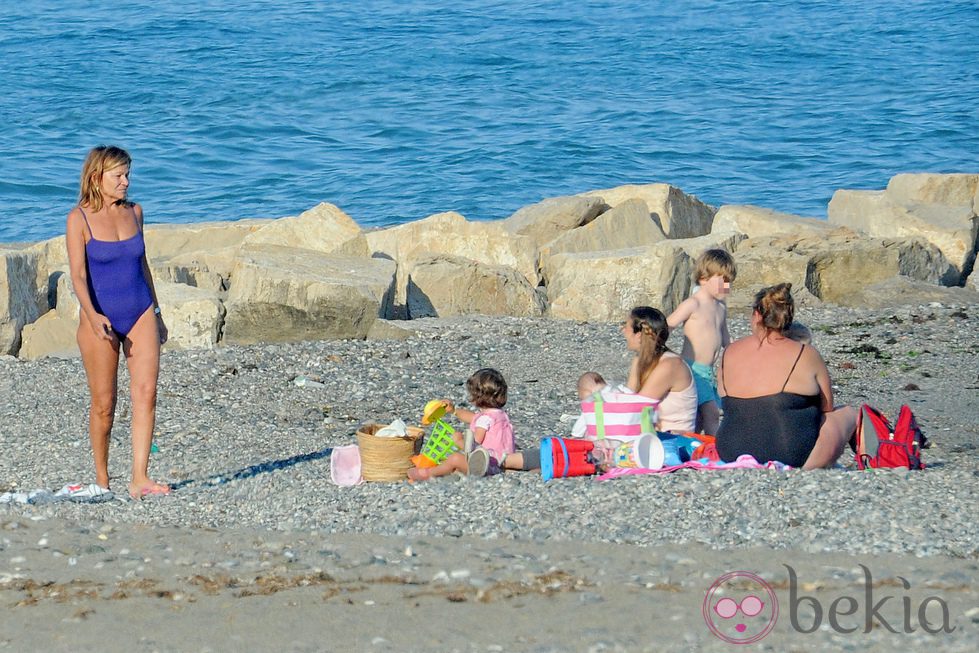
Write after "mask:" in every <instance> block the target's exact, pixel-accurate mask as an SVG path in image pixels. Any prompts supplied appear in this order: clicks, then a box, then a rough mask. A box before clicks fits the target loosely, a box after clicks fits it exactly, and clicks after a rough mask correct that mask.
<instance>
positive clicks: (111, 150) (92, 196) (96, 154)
mask: <svg viewBox="0 0 979 653" xmlns="http://www.w3.org/2000/svg"><path fill="white" fill-rule="evenodd" d="M132 162H133V159H132V157H131V156H129V152H127V151H126V150H124V149H122V148H121V147H116V146H115V145H99V146H97V147H93V148H92V150H91V151H90V152H89V153H88V156H87V157H85V163H83V164H82V180H81V189H80V191H79V193H78V204H79V205H80V206H85V207H88V208H90V209H92V211H101V210H102V205H103V202H102V190H101V189H100V188H99V182H100V181H101V180H102V175H103V174H104V173H105V171H106V170H112V169H113V168H118V167H119V166H128V165H131V164H132Z"/></svg>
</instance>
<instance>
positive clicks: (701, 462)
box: [596, 454, 793, 481]
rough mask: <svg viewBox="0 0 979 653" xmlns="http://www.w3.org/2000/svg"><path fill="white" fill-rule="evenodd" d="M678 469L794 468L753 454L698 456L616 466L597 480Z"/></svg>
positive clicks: (664, 472)
mask: <svg viewBox="0 0 979 653" xmlns="http://www.w3.org/2000/svg"><path fill="white" fill-rule="evenodd" d="M678 469H699V470H715V469H774V470H776V471H779V472H784V471H786V470H789V469H793V468H792V467H790V466H789V465H786V464H785V463H780V462H778V461H775V460H773V461H770V462H767V463H765V464H764V465H763V464H761V463H760V462H758V461H757V460H755V459H754V458H753V457H752V456H749V455H748V454H744V455H743V456H738V459H737V460H735V461H734V462H733V463H725V462H721V461H719V460H709V459H707V458H698V459H697V460H691V461H689V462H685V463H683V464H682V465H672V466H670V467H662V468H660V469H639V468H637V467H614V468H612V469H610V470H609V471H607V472H605V473H604V474H602V475H601V476H599V477H597V478H596V480H599V481H607V480H609V479H613V478H619V477H620V476H632V475H634V474H669V473H670V472H675V471H676V470H678Z"/></svg>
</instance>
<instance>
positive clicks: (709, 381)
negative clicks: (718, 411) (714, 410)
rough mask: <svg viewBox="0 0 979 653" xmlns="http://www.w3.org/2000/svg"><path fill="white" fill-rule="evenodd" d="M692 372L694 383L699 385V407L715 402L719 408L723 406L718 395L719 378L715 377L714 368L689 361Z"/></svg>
mask: <svg viewBox="0 0 979 653" xmlns="http://www.w3.org/2000/svg"><path fill="white" fill-rule="evenodd" d="M687 365H689V366H690V371H691V372H693V380H694V383H696V384H697V405H698V406H700V405H702V404H706V403H707V402H708V401H713V402H714V403H715V404H717V405H718V406H720V405H721V398H720V396H719V395H718V394H717V378H716V377H715V376H714V366H713V365H705V364H704V363H695V362H694V361H687Z"/></svg>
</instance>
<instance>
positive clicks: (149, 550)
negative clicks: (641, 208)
mask: <svg viewBox="0 0 979 653" xmlns="http://www.w3.org/2000/svg"><path fill="white" fill-rule="evenodd" d="M977 309H979V307H977V306H976V305H975V304H961V305H956V304H947V303H946V304H941V303H932V304H925V305H917V306H902V307H897V308H888V309H875V310H857V309H843V308H834V307H829V306H825V307H813V308H801V309H800V310H799V311H798V312H797V319H799V320H801V321H803V322H804V323H806V324H807V325H809V326H810V328H811V329H812V331H813V334H814V345H815V346H816V347H817V348H818V349H819V350H820V352H821V353H822V354H823V357H824V358H825V359H826V360H827V363H828V365H829V369H830V373H831V375H832V376H833V382H834V391H835V392H836V401H837V402H838V403H847V404H852V405H859V404H861V403H864V402H866V403H869V404H871V405H873V406H875V407H877V408H880V409H881V410H883V411H884V412H885V414H887V415H889V416H894V415H896V413H897V409H898V407H899V406H900V405H901V404H904V403H907V404H909V405H910V406H911V408H912V409H913V410H914V412H915V414H916V416H917V417H918V419H919V421H920V423H921V425H922V428H923V430H924V432H925V433H926V435H927V436H928V437H929V439H930V441H931V443H932V445H931V447H930V448H929V449H927V450H926V451H925V461H926V463H927V465H928V467H927V469H925V470H924V471H916V472H909V471H907V470H904V471H895V470H882V471H869V472H861V471H858V470H856V468H855V465H854V464H853V462H852V458H851V457H849V456H848V455H847V454H845V455H844V457H843V458H842V459H841V460H840V466H839V467H838V468H836V469H832V470H825V471H816V472H805V473H804V472H801V471H788V472H777V471H768V470H757V471H756V470H736V471H723V472H717V471H715V472H695V471H691V470H681V471H678V472H675V473H672V474H664V475H649V476H637V477H630V478H621V479H616V480H613V481H606V482H596V481H595V480H594V479H591V478H576V479H566V480H559V481H553V482H549V483H544V482H542V480H541V477H540V475H539V473H536V472H527V473H516V472H515V473H509V472H508V473H506V474H503V475H501V476H497V477H492V478H487V479H470V478H465V477H449V478H445V479H440V480H437V481H434V482H430V483H418V484H409V483H407V482H401V483H365V484H362V485H359V486H355V487H348V488H342V487H337V486H335V485H333V484H332V483H331V481H330V452H331V450H332V448H333V447H334V446H339V445H345V444H351V443H354V442H355V441H356V438H355V432H356V431H357V428H358V427H359V425H361V424H363V423H365V422H377V423H382V424H384V423H388V422H390V421H392V420H393V419H395V418H401V419H403V420H405V421H406V422H408V423H409V424H417V423H418V422H419V419H420V416H421V410H422V407H423V406H424V404H425V403H426V402H427V401H428V400H429V399H433V398H438V397H447V398H450V399H453V400H454V401H456V402H460V403H464V400H465V398H466V397H465V387H464V383H465V379H466V378H467V377H468V376H469V374H471V373H472V372H473V371H475V370H476V369H478V368H479V367H484V366H491V367H496V368H497V369H499V370H500V371H501V372H503V374H504V376H505V377H506V378H507V380H508V383H509V388H510V392H509V402H508V405H507V410H508V412H509V414H510V416H511V419H512V421H513V423H514V426H515V429H516V436H517V442H518V446H520V447H522V448H528V447H534V446H536V445H537V443H538V441H539V440H540V438H542V437H545V436H548V435H561V434H563V433H564V432H566V431H568V430H569V429H570V425H571V422H572V421H573V419H574V417H575V416H576V414H577V411H578V407H577V403H576V398H575V387H574V381H575V379H576V377H577V375H578V374H579V373H580V372H582V371H585V370H589V369H592V370H597V371H599V372H601V373H602V374H603V375H605V376H606V378H609V379H612V380H624V375H625V372H626V369H627V365H628V356H627V352H626V350H625V347H624V346H623V344H622V342H621V336H620V334H619V333H618V328H617V325H616V324H606V323H582V322H570V321H559V320H551V319H531V318H488V317H476V316H474V317H466V318H451V319H423V320H414V321H411V322H408V323H404V326H405V328H407V329H409V330H411V331H413V334H412V335H410V336H409V337H406V338H400V339H394V340H357V341H352V340H345V341H318V342H304V343H294V344H275V345H252V346H224V347H220V348H218V349H214V350H190V351H173V352H165V353H164V356H163V361H162V372H161V379H160V389H159V402H158V413H157V432H156V440H155V442H156V445H157V448H158V451H157V452H155V453H154V454H153V455H152V457H151V462H150V472H151V474H152V475H153V476H154V477H155V478H157V479H159V480H162V481H166V482H168V483H170V484H171V486H172V487H173V488H174V491H173V493H172V494H171V495H170V496H169V497H152V498H148V499H146V500H143V501H138V502H137V501H131V500H129V499H128V498H123V497H118V496H117V498H116V499H114V500H111V501H108V502H104V503H100V504H80V503H71V502H58V503H38V504H34V505H31V504H18V503H10V504H7V505H0V524H2V528H3V532H2V533H0V560H2V563H0V601H2V602H3V609H2V611H0V621H2V625H3V628H2V630H0V648H2V647H4V646H5V647H6V648H7V649H9V650H33V649H36V648H40V647H44V648H46V649H48V650H96V649H100V650H146V651H156V650H159V651H170V650H173V651H184V650H213V651H220V650H272V649H275V650H303V651H307V650H308V651H318V650H379V651H380V650H392V651H394V650H397V651H414V650H418V651H426V650H440V651H449V650H458V651H487V650H488V651H495V650H499V651H502V650H507V651H508V650H532V651H564V650H574V651H577V650H587V651H618V650H622V651H633V650H636V651H640V650H642V651H645V650H649V651H654V650H727V649H729V647H730V646H731V644H730V643H728V642H726V641H724V640H722V639H721V638H719V637H717V636H716V635H715V634H713V633H712V632H711V631H710V630H709V629H708V627H707V626H706V625H705V621H704V616H703V615H702V614H701V612H700V606H701V604H702V602H703V600H704V593H705V591H706V590H707V588H708V587H709V586H710V585H711V583H712V582H713V580H714V579H716V578H718V577H719V576H721V575H722V574H724V573H726V572H729V571H732V570H734V569H750V570H752V571H753V572H754V573H757V574H758V575H759V576H760V577H761V578H764V579H765V580H766V581H767V582H770V583H771V584H772V586H773V587H775V588H776V590H777V593H778V595H779V603H780V604H781V605H783V608H782V617H781V618H780V619H779V621H778V623H777V624H776V625H775V627H774V629H773V630H772V632H771V633H770V634H769V635H768V636H766V637H765V638H764V639H761V640H760V641H759V642H758V643H757V644H756V646H758V647H760V648H761V650H820V649H834V650H875V649H876V648H878V647H883V646H892V645H898V644H900V645H903V646H909V647H911V648H912V649H919V648H923V647H925V646H927V647H928V648H929V649H931V650H936V651H944V650H949V651H959V650H961V651H966V650H973V649H974V642H975V641H976V632H977V630H976V629H977V627H979V607H977V606H979V601H977V594H976V590H975V586H976V580H977V565H979V562H977V558H979V527H977V526H976V523H975V505H976V500H977V488H979V464H977V463H979V450H977V431H979V426H977V425H979V310H977ZM730 326H731V332H732V337H733V338H737V337H740V336H742V335H745V334H746V333H747V316H746V315H744V314H732V315H731V316H730ZM680 338H681V335H680V334H679V333H675V334H674V335H673V337H672V339H671V344H672V345H673V348H674V349H679V345H680V342H681V340H680ZM127 381H128V379H127V377H126V373H125V370H124V368H123V369H122V371H121V374H120V387H122V388H125V387H126V383H127ZM0 396H3V397H4V401H3V405H2V406H0V446H2V450H3V452H4V455H3V457H2V460H0V492H26V491H30V490H32V489H35V488H51V489H57V488H59V487H61V486H62V485H63V484H65V483H69V482H86V483H87V482H90V481H91V480H92V479H91V478H90V477H91V474H92V471H91V463H90V451H89V448H88V439H87V431H86V418H87V389H86V385H85V376H84V370H83V368H82V366H81V362H80V361H79V360H77V359H70V360H57V359H43V360H40V361H34V362H28V361H23V360H19V359H16V358H13V357H3V358H0ZM128 418H129V404H128V398H127V397H126V396H125V393H121V394H120V402H119V406H118V407H117V423H116V427H115V429H114V431H113V437H112V448H111V459H110V474H111V476H112V484H113V489H116V490H117V491H119V492H120V493H121V494H123V495H124V491H123V490H124V488H125V487H126V483H127V482H128V465H129V453H130V451H129V432H128ZM785 565H790V566H793V568H794V569H797V570H800V571H799V575H800V578H801V577H802V576H803V574H806V582H807V583H808V585H806V587H808V588H809V589H808V590H807V591H809V592H810V593H811V594H813V596H816V597H823V598H824V599H825V602H826V604H827V605H828V604H829V602H831V601H832V599H833V598H834V597H835V596H839V595H840V593H841V592H845V591H856V592H859V593H861V594H860V595H861V596H862V592H863V590H862V589H861V588H860V587H861V586H860V585H859V583H860V582H863V578H864V576H863V572H862V571H860V570H861V569H862V568H861V567H860V565H864V566H866V567H867V568H868V569H870V570H871V571H872V573H873V576H874V578H875V582H877V583H878V585H877V586H878V587H884V588H891V589H892V590H894V592H893V593H894V596H895V598H894V599H893V600H892V601H891V603H892V604H895V605H900V604H901V597H911V598H912V599H913V600H914V601H916V602H917V601H919V600H920V597H922V596H924V595H926V594H927V595H935V594H936V593H937V594H939V595H940V596H941V597H942V598H943V600H945V601H946V602H947V604H948V606H949V618H948V619H949V621H948V624H949V627H950V628H951V629H952V630H951V631H950V632H946V631H941V632H939V633H937V634H931V633H929V632H927V631H926V630H925V629H922V628H920V627H919V628H916V629H915V631H914V632H911V633H908V632H905V631H904V630H903V629H902V628H900V627H898V628H897V631H898V632H896V633H892V632H890V630H888V629H887V628H885V627H882V626H881V625H878V626H875V627H874V628H871V629H870V631H869V632H866V633H864V632H863V631H862V630H860V631H858V632H855V633H841V632H837V631H836V630H835V629H833V628H829V627H828V626H826V624H824V627H822V628H817V629H815V630H814V632H812V633H801V632H799V629H798V628H796V627H795V626H796V625H798V624H794V623H793V622H794V621H800V620H802V621H804V620H803V619H802V618H801V617H800V618H799V619H795V617H796V616H798V615H792V616H791V618H790V614H789V609H788V604H789V603H790V597H789V596H788V592H786V586H785V579H786V568H785ZM898 578H901V579H905V580H906V581H908V584H909V587H905V586H904V584H902V583H901V582H900V581H899V580H897V579H898ZM848 588H849V589H848ZM895 588H896V589H895ZM113 597H115V598H113ZM932 607H934V605H933V606H932ZM861 610H862V608H861ZM894 610H897V612H895V613H894V615H893V618H892V619H890V620H889V621H892V622H896V623H898V624H900V623H901V622H902V618H901V617H900V614H901V613H900V608H899V607H895V608H894ZM150 614H152V617H151V616H150ZM860 614H862V612H861V613H860ZM929 614H930V613H929ZM595 615H601V618H596V619H594V620H593V621H589V620H588V619H587V617H589V616H595ZM932 616H933V615H932ZM119 618H126V619H131V620H132V628H131V632H130V634H131V639H129V640H128V641H126V642H125V643H123V641H122V640H119V641H113V642H105V641H101V640H100V637H99V633H100V628H101V627H104V624H107V623H109V622H110V621H111V620H113V619H119ZM431 619H436V620H438V621H440V622H442V626H441V627H438V628H430V627H428V626H427V625H426V624H427V620H431ZM851 619H853V620H855V621H859V620H860V618H858V617H852V618H851ZM809 620H810V622H811V621H812V615H809ZM566 621H567V622H570V623H565V622H566ZM940 621H941V620H940V619H939V622H940ZM486 622H490V623H494V624H497V625H496V627H494V628H493V629H492V631H491V632H487V631H486V630H485V628H484V627H483V626H482V624H484V623H486ZM211 624H215V625H214V627H213V628H212V626H211ZM578 624H582V625H581V627H580V628H577V625H578ZM569 625H574V626H576V628H569V627H568V626H569ZM861 626H862V622H861ZM946 630H947V629H946ZM115 646H118V648H113V647H115Z"/></svg>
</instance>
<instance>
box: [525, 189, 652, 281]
mask: <svg viewBox="0 0 979 653" xmlns="http://www.w3.org/2000/svg"><path fill="white" fill-rule="evenodd" d="M664 240H666V234H664V233H663V230H662V229H661V228H660V226H659V224H658V223H657V222H656V221H654V220H653V219H652V217H651V216H650V215H649V209H648V208H647V207H646V203H645V202H644V201H642V200H641V199H631V200H626V201H625V202H622V203H621V204H619V205H618V206H616V207H615V208H612V209H609V210H608V211H606V212H604V213H602V214H601V215H599V216H598V217H597V218H595V219H594V220H592V221H591V222H589V223H588V224H586V225H584V226H582V227H578V228H576V229H572V230H570V231H565V232H563V233H561V234H560V235H559V236H558V237H557V238H555V239H554V240H552V241H551V242H549V243H547V244H546V245H543V246H541V248H540V252H539V256H538V260H539V263H538V265H539V266H540V268H541V269H542V270H543V269H544V268H546V267H547V259H548V258H550V257H551V256H554V255H555V254H563V253H575V252H601V251H608V250H616V249H627V248H629V247H641V246H644V245H652V244H654V243H658V242H661V241H664ZM545 279H546V277H545Z"/></svg>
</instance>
